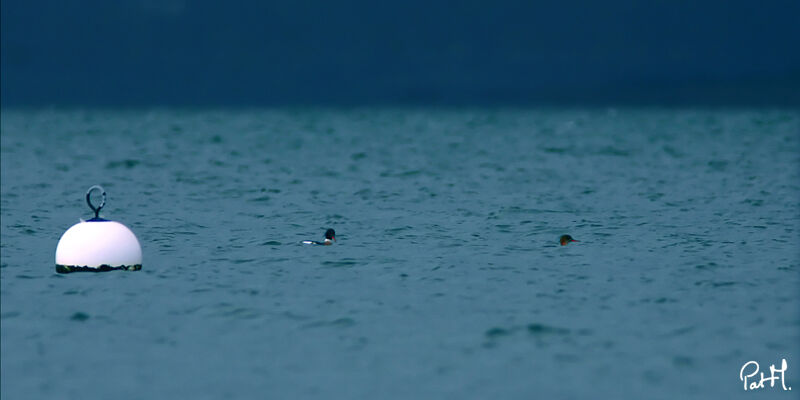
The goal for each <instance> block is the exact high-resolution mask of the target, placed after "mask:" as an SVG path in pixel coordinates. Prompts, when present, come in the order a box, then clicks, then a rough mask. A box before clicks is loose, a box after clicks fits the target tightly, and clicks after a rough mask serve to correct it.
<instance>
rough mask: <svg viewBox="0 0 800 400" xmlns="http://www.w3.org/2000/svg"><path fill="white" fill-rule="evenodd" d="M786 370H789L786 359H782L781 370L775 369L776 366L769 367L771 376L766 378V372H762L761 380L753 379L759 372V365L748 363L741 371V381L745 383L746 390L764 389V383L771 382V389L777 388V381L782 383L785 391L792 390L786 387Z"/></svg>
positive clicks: (753, 362) (752, 362)
mask: <svg viewBox="0 0 800 400" xmlns="http://www.w3.org/2000/svg"><path fill="white" fill-rule="evenodd" d="M786 368H788V366H787V364H786V359H785V358H782V359H781V367H780V368H775V364H772V365H770V366H769V376H764V372H763V371H762V372H761V375H760V377H759V378H753V377H754V376H756V374H758V372H759V367H758V363H757V362H755V361H748V362H746V363H744V365H742V369H741V370H739V380H740V381H742V382H743V384H744V390H756V389H763V388H764V382H769V387H775V381H776V380H778V381H781V386H782V387H783V390H792V387H791V386H789V387H786ZM751 378H753V379H751Z"/></svg>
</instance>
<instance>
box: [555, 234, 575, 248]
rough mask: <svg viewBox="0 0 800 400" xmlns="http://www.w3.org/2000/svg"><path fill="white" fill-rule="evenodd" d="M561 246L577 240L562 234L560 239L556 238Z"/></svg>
mask: <svg viewBox="0 0 800 400" xmlns="http://www.w3.org/2000/svg"><path fill="white" fill-rule="evenodd" d="M558 241H559V242H560V243H561V245H562V246H566V245H567V244H568V243H569V242H577V240H575V239H573V238H572V236H570V235H562V236H561V239H559V240H558Z"/></svg>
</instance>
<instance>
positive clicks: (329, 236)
mask: <svg viewBox="0 0 800 400" xmlns="http://www.w3.org/2000/svg"><path fill="white" fill-rule="evenodd" d="M329 240H333V241H334V242H335V241H336V231H335V230H333V229H328V230H327V231H325V241H326V242H327V241H329Z"/></svg>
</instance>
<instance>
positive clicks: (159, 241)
mask: <svg viewBox="0 0 800 400" xmlns="http://www.w3.org/2000/svg"><path fill="white" fill-rule="evenodd" d="M0 138H1V144H2V154H1V156H2V158H1V159H2V181H0V182H1V185H0V189H2V253H1V254H2V264H1V265H0V267H2V268H0V278H1V282H2V292H1V293H2V316H1V317H0V323H1V324H2V365H1V367H2V368H1V369H0V371H1V374H2V376H1V377H2V386H0V387H1V389H2V393H0V395H2V398H3V399H21V398H63V399H109V398H114V399H142V398H193V399H218V398H310V397H313V398H398V399H400V398H404V399H405V398H448V399H465V398H475V399H486V398H503V399H529V398H538V397H541V398H631V399H633V398H636V399H638V398H730V397H738V398H764V397H775V398H788V397H791V396H792V395H793V394H792V392H784V391H783V390H781V389H780V387H775V388H769V387H767V388H765V389H762V390H760V391H759V393H753V392H749V391H748V392H745V391H743V390H742V382H740V380H739V371H740V368H741V367H742V365H743V364H744V363H745V362H747V361H749V360H755V361H758V362H759V364H761V368H762V370H764V369H767V370H768V368H769V367H768V366H769V364H776V363H779V362H780V359H781V358H785V359H786V360H787V362H788V365H789V369H788V371H787V373H786V378H787V381H788V384H789V385H788V386H791V385H792V384H794V385H795V386H796V387H795V388H794V389H795V391H796V390H800V379H798V378H800V269H799V268H800V245H798V239H800V234H799V232H800V231H799V230H798V229H799V228H800V115H799V113H798V112H797V111H795V110H668V109H664V110H659V109H650V110H648V109H639V110H637V109H620V110H600V109H598V110H557V109H556V110H536V109H533V110H481V109H473V110H468V109H465V110H431V111H426V110H403V109H376V110H371V109H355V110H294V111H292V110H251V111H224V110H220V111H169V110H155V111H127V112H126V111H120V112H115V111H52V110H42V111H13V110H5V111H3V112H2V135H1V136H0ZM94 184H101V185H103V186H104V187H105V189H106V191H107V192H108V204H107V206H106V208H105V209H104V210H103V215H104V216H105V217H106V218H109V219H114V220H117V221H120V222H123V223H125V224H127V225H128V226H129V227H130V228H131V229H132V230H133V231H134V232H135V233H136V235H137V236H138V238H139V240H140V242H141V243H142V247H143V252H144V262H143V265H144V267H143V269H142V270H141V271H139V272H121V271H118V272H109V273H100V274H91V273H75V274H69V275H59V274H56V273H55V271H54V253H55V248H56V244H57V242H58V239H59V237H60V236H61V234H62V233H63V232H64V231H65V230H66V229H67V228H69V227H70V226H71V225H72V224H74V223H76V222H77V221H78V219H79V218H89V217H90V216H91V215H90V212H89V210H88V208H87V207H86V206H85V203H84V200H83V195H84V193H85V191H86V189H88V188H89V186H91V185H94ZM328 227H333V228H335V229H336V231H337V239H338V242H337V244H336V245H334V246H329V247H321V246H320V247H308V246H302V245H299V244H298V242H299V241H300V240H303V239H315V240H319V239H321V237H322V233H323V232H324V230H325V228H328ZM564 233H569V234H571V235H572V236H574V237H575V238H576V239H578V240H580V243H574V244H571V245H569V246H566V247H561V246H558V245H557V238H558V236H559V235H561V234H564ZM767 373H768V371H767ZM787 396H788V397H787Z"/></svg>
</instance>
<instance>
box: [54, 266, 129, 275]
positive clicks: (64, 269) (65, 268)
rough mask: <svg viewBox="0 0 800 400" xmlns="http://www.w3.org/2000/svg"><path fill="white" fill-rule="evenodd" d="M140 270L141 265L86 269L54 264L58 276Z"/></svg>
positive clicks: (85, 267) (84, 267)
mask: <svg viewBox="0 0 800 400" xmlns="http://www.w3.org/2000/svg"><path fill="white" fill-rule="evenodd" d="M140 269H142V264H136V265H120V266H119V267H112V266H110V265H106V264H103V265H101V266H99V267H97V268H94V267H87V266H85V265H84V266H82V267H81V266H78V265H61V264H56V272H58V273H59V274H68V273H70V272H106V271H116V270H123V271H138V270H140Z"/></svg>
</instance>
